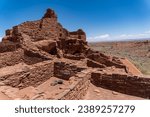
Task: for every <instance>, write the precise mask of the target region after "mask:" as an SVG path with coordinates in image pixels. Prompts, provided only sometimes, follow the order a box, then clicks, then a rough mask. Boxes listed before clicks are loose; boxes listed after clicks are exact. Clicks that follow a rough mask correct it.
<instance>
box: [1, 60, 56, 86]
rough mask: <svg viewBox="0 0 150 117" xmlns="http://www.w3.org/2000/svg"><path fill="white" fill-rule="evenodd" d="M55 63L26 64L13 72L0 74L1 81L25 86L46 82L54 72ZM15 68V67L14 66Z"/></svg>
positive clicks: (6, 83)
mask: <svg viewBox="0 0 150 117" xmlns="http://www.w3.org/2000/svg"><path fill="white" fill-rule="evenodd" d="M53 66H54V63H53V62H52V61H44V62H41V63H37V64H35V65H33V66H25V67H23V68H22V69H21V68H20V69H21V70H19V71H18V72H17V70H16V72H15V73H13V74H7V75H5V74H4V75H3V76H0V81H2V82H3V83H4V84H5V85H8V86H12V87H17V88H20V89H22V88H25V87H28V86H38V85H39V84H41V83H43V82H45V81H46V80H47V79H49V78H50V77H52V76H53V74H54V68H53ZM14 69H15V67H14Z"/></svg>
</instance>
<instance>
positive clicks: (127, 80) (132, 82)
mask: <svg viewBox="0 0 150 117" xmlns="http://www.w3.org/2000/svg"><path fill="white" fill-rule="evenodd" d="M91 82H92V83H93V84H94V85H96V86H99V87H103V88H107V89H110V90H114V91H118V92H121V93H125V94H129V95H134V96H139V97H143V98H148V99H150V78H146V77H138V76H129V75H124V74H103V73H101V72H95V73H92V74H91Z"/></svg>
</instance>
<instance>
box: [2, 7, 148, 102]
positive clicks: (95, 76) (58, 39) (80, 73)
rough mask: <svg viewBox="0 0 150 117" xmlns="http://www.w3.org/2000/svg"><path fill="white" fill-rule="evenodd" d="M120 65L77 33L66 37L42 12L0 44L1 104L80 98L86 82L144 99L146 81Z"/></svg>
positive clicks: (9, 32)
mask: <svg viewBox="0 0 150 117" xmlns="http://www.w3.org/2000/svg"><path fill="white" fill-rule="evenodd" d="M125 63H127V62H126V61H123V60H122V59H120V58H118V57H113V56H107V55H105V54H102V53H100V52H98V51H94V50H92V49H90V47H89V46H88V43H87V42H86V33H85V32H84V31H83V30H82V29H78V30H77V31H73V32H69V31H68V30H67V29H65V28H64V27H63V26H62V25H61V24H60V23H59V22H58V21H57V15H56V13H55V12H54V11H53V10H51V9H47V11H46V13H45V14H44V16H43V17H42V18H41V19H40V20H37V21H27V22H24V23H22V24H19V25H17V26H14V27H12V29H8V30H6V36H5V37H4V38H3V39H2V42H0V99H3V98H6V99H81V98H82V97H83V96H84V95H85V94H86V91H87V90H88V86H89V83H90V81H91V82H92V83H93V84H95V85H96V86H102V87H105V88H110V89H113V90H117V91H120V92H123V93H128V94H135V95H138V96H141V95H144V96H145V97H148V98H149V97H150V96H149V91H150V89H149V88H150V83H149V82H150V80H149V79H148V78H144V77H142V78H141V77H139V76H134V75H135V74H134V72H132V71H133V70H132V68H133V67H134V65H131V63H130V65H126V64H125ZM130 66H131V67H132V68H131V69H129V67H130ZM96 71H97V72H98V73H95V72H96ZM91 73H92V74H91ZM100 73H101V74H100ZM128 75H129V76H128ZM132 75H133V76H132ZM51 79H53V80H54V79H55V80H54V82H50V80H51ZM114 84H115V85H114ZM60 85H61V87H59V86H60ZM65 85H67V86H65ZM64 86H65V87H64ZM133 86H135V87H134V88H133ZM8 87H9V90H8V91H7V90H6V89H5V88H8ZM39 87H40V88H41V87H42V88H43V89H40V88H39ZM51 88H52V89H51ZM135 88H136V89H139V90H138V91H136V90H135ZM29 89H31V91H29V92H27V90H29ZM9 91H10V92H11V93H10V92H9ZM17 91H18V92H17ZM2 92H6V94H8V95H9V96H8V95H6V96H5V94H4V93H2ZM39 92H42V93H39ZM59 94H60V95H59ZM15 95H16V96H15ZM1 97H2V98H1Z"/></svg>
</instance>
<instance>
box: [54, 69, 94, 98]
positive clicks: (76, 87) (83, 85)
mask: <svg viewBox="0 0 150 117" xmlns="http://www.w3.org/2000/svg"><path fill="white" fill-rule="evenodd" d="M90 77H91V73H90V72H88V73H84V72H82V73H78V74H76V76H75V78H76V80H77V81H76V82H74V83H73V84H72V85H71V86H70V88H69V89H67V90H65V91H64V92H63V93H61V94H59V95H58V96H57V97H56V99H57V100H79V99H82V98H83V96H84V95H85V94H86V91H87V89H88V87H89V84H90V82H89V79H90Z"/></svg>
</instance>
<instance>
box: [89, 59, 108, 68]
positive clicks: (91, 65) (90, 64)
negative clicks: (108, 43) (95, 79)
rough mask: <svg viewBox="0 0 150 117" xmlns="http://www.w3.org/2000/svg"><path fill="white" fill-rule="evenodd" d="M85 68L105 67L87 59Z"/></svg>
mask: <svg viewBox="0 0 150 117" xmlns="http://www.w3.org/2000/svg"><path fill="white" fill-rule="evenodd" d="M87 66H88V67H93V68H105V67H106V66H105V65H103V64H101V63H98V62H96V61H93V60H90V59H87Z"/></svg>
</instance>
